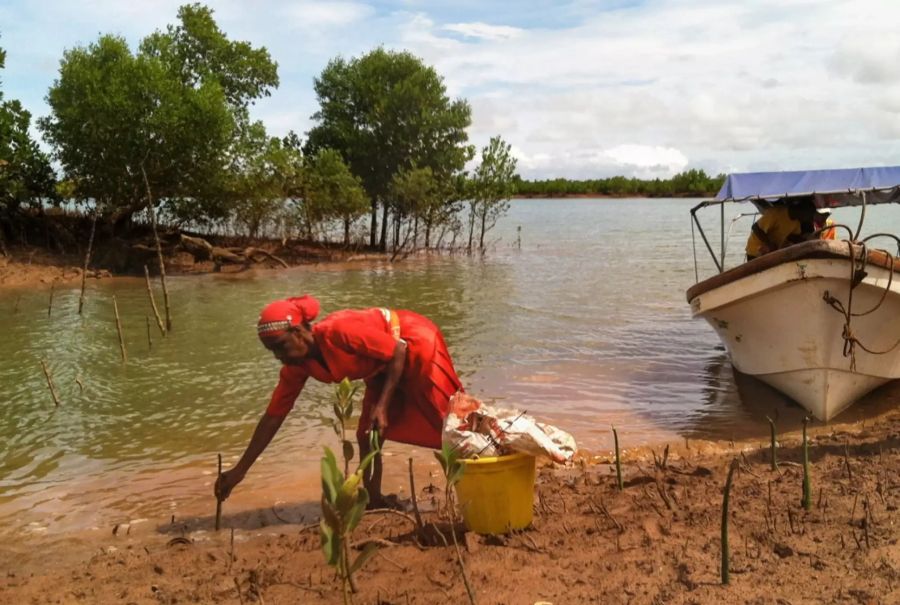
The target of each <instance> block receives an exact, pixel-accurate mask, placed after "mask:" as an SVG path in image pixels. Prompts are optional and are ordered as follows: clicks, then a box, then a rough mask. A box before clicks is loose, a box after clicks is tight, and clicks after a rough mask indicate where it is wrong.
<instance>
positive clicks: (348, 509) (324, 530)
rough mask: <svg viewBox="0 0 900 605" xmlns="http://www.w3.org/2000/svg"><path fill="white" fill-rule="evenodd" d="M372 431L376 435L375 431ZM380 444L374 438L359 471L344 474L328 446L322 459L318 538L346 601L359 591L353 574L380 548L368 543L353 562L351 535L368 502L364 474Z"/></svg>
mask: <svg viewBox="0 0 900 605" xmlns="http://www.w3.org/2000/svg"><path fill="white" fill-rule="evenodd" d="M372 433H373V435H374V434H375V433H376V431H372ZM378 443H379V440H378V438H377V436H376V437H375V438H374V439H372V445H373V448H372V451H371V452H369V454H368V455H367V456H366V457H365V458H363V459H362V460H360V462H359V466H358V467H357V469H356V472H354V473H353V474H351V475H348V476H344V475H343V474H342V473H341V471H340V469H339V468H338V465H337V460H336V459H335V457H334V452H332V451H331V450H330V449H328V448H327V447H326V448H325V456H324V457H323V458H322V520H321V521H320V522H319V537H320V538H321V541H322V552H323V553H324V554H325V560H326V562H327V563H328V565H331V566H332V567H334V568H335V570H337V574H338V577H340V579H341V588H342V591H343V597H344V603H345V604H346V603H350V602H351V597H350V593H351V592H356V590H357V589H356V583H355V581H354V579H353V574H354V573H356V572H357V571H359V569H360V568H362V566H363V565H365V563H366V561H368V560H369V559H370V558H371V557H372V556H373V555H374V554H375V552H376V551H377V547H376V545H375V544H374V543H369V544H367V545H366V547H365V548H364V549H363V551H362V552H361V553H360V554H359V555H358V556H357V557H356V559H355V560H354V561H353V562H352V563H351V562H350V536H351V534H352V533H353V530H354V529H356V526H357V525H359V522H360V521H361V520H362V518H363V514H364V513H365V511H366V506H367V505H368V504H369V492H367V491H366V488H365V487H363V485H362V477H363V473H364V472H365V471H366V469H367V468H368V466H369V465H370V464H371V463H372V460H373V459H374V458H375V456H376V455H377V454H378V449H377V446H378Z"/></svg>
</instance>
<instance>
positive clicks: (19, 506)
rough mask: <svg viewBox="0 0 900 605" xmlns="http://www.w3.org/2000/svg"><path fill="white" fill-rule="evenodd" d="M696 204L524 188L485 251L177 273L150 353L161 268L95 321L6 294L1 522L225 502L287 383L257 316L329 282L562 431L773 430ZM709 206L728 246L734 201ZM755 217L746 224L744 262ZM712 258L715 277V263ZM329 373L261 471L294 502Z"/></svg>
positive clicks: (721, 433)
mask: <svg viewBox="0 0 900 605" xmlns="http://www.w3.org/2000/svg"><path fill="white" fill-rule="evenodd" d="M695 203H696V201H695V200H519V201H514V202H513V204H512V208H511V210H510V213H509V215H508V217H507V218H505V219H504V220H503V222H502V223H501V225H500V226H499V227H498V228H497V230H496V231H495V232H492V234H491V236H492V238H493V240H494V241H495V243H494V245H493V247H492V250H491V251H490V253H489V254H488V255H487V256H486V257H485V258H467V257H465V256H432V257H428V258H410V259H407V260H406V261H404V262H402V263H397V264H395V265H390V264H387V263H375V264H373V263H366V264H353V263H349V264H342V265H319V266H315V267H304V268H297V269H292V270H288V271H282V272H271V273H268V272H266V273H261V274H256V275H249V276H238V277H236V276H233V275H209V276H199V277H196V276H195V277H184V278H173V279H171V280H170V290H171V299H172V305H173V317H174V322H175V328H174V332H173V333H172V335H171V336H170V337H168V338H166V339H162V338H160V336H159V334H158V333H157V331H156V329H155V327H154V328H153V329H152V330H151V335H152V339H153V343H152V348H151V347H150V346H148V342H147V323H146V322H147V316H148V315H149V314H150V313H151V312H150V309H149V304H148V301H147V294H146V290H145V287H144V282H143V280H132V279H117V280H108V281H101V282H96V283H92V284H90V286H89V290H88V294H87V297H88V298H87V304H86V307H85V312H84V314H83V315H82V316H79V315H78V314H77V312H76V310H77V305H78V291H77V288H76V287H75V286H65V287H58V288H56V290H55V293H54V299H53V311H52V315H51V316H50V317H48V315H47V303H48V295H49V286H45V287H42V288H31V289H27V290H26V289H23V290H6V291H0V334H2V338H0V403H2V405H3V413H2V414H0V535H4V534H5V535H11V534H15V535H20V534H42V533H47V532H50V533H53V532H64V531H69V530H81V529H86V528H89V527H94V526H102V525H112V524H113V523H117V522H123V521H126V520H134V519H137V518H142V517H152V518H160V517H166V516H167V515H168V513H169V512H173V513H174V512H175V511H176V510H183V509H185V508H187V509H190V508H191V506H200V504H198V503H200V502H207V504H208V500H209V499H210V497H209V492H210V489H211V488H210V481H211V479H212V477H211V475H210V473H211V472H213V471H214V461H215V454H216V452H223V454H224V455H225V457H226V460H233V459H234V458H235V457H236V456H238V455H239V454H240V453H241V452H242V451H243V447H244V446H245V445H246V442H247V440H248V438H249V436H250V433H251V432H252V429H253V427H254V426H255V423H256V421H257V419H258V417H259V415H260V414H261V413H262V411H263V410H264V408H265V405H266V403H267V400H268V397H269V394H270V392H271V389H272V388H273V386H274V384H275V381H276V378H277V371H278V364H277V362H276V361H275V360H273V359H272V358H271V356H269V355H267V354H266V352H265V351H264V350H263V349H262V347H261V346H260V345H259V344H258V342H257V340H256V336H255V333H254V322H255V320H256V317H257V314H258V312H259V309H260V308H261V307H262V306H263V305H264V304H265V303H266V302H267V301H269V300H271V299H274V298H277V297H283V296H287V295H298V294H302V293H310V294H313V295H315V296H317V297H318V298H319V299H320V300H321V303H322V307H323V311H324V312H326V313H327V312H330V311H333V310H337V309H342V308H347V307H366V306H387V307H394V308H408V309H413V310H415V311H418V312H420V313H422V314H424V315H426V316H428V317H430V318H431V319H433V320H434V321H435V322H436V323H437V324H438V325H439V326H441V328H442V330H443V331H444V334H445V337H446V339H447V342H448V344H449V347H450V350H451V353H452V355H453V357H454V359H455V361H456V364H457V369H458V370H459V372H460V375H461V376H462V377H463V381H464V382H465V383H466V385H467V387H468V389H469V390H470V391H472V392H474V393H476V394H477V395H479V396H482V397H484V398H487V399H493V400H496V401H497V402H498V403H502V404H504V405H509V406H514V407H518V408H520V409H525V410H527V411H528V412H529V413H531V414H533V415H536V416H538V417H540V418H542V419H544V420H546V421H549V422H551V423H553V424H557V425H559V426H560V427H563V428H565V429H567V430H569V431H571V432H572V433H574V434H575V436H576V437H577V438H578V440H579V443H580V445H581V446H583V447H586V448H588V449H601V448H607V447H609V444H610V435H609V426H610V424H615V425H616V426H617V427H618V428H619V432H620V435H621V436H622V438H623V440H625V442H626V443H628V444H647V443H655V442H662V441H666V440H671V439H678V440H680V439H681V438H682V437H685V436H687V437H691V438H694V437H710V438H730V437H735V436H737V437H753V438H755V437H757V436H760V435H762V434H764V428H763V424H762V421H763V419H764V416H765V414H767V413H771V410H772V409H773V407H778V408H779V409H783V410H785V413H786V415H787V416H785V417H791V416H790V415H791V414H792V413H794V414H795V412H792V408H790V407H788V405H787V402H785V401H784V399H783V398H781V397H780V396H779V395H778V394H777V393H775V392H774V391H772V390H771V389H768V388H767V387H765V386H764V385H761V384H760V383H758V382H756V381H755V380H753V379H751V378H747V377H741V376H738V377H735V376H734V374H733V372H732V369H731V365H730V364H729V362H728V359H727V357H726V355H725V353H724V351H723V350H722V348H721V347H720V346H719V343H718V341H717V339H716V336H715V334H714V333H713V331H712V330H711V329H710V328H709V327H708V326H707V325H706V324H705V323H704V322H702V321H699V320H697V321H694V320H692V319H691V317H690V311H689V308H688V305H687V304H686V302H685V299H684V291H685V289H686V288H687V287H689V286H690V285H692V284H693V283H694V261H693V255H692V248H691V229H690V223H689V218H688V217H689V209H690V207H691V206H692V205H694V204H695ZM744 210H747V209H746V208H744ZM732 212H735V211H734V210H729V215H728V216H727V217H726V220H727V221H729V222H730V219H731V216H732V214H731V213H732ZM856 212H857V211H855V210H851V209H848V210H846V211H845V210H842V211H840V212H839V213H838V215H837V219H838V221H839V222H840V221H841V220H847V221H849V220H851V218H852V217H855V216H857V214H856ZM843 213H846V214H843ZM888 217H889V213H888V212H887V209H882V208H873V209H870V211H869V217H868V219H867V220H868V221H869V224H870V225H872V227H873V229H880V230H883V229H884V228H885V226H886V224H887V223H889V222H890V221H889V218H888ZM707 218H708V220H707V223H708V226H709V227H710V228H713V227H714V229H713V231H714V233H713V241H712V244H713V246H714V247H715V249H717V250H718V242H719V239H718V213H717V212H715V211H711V212H709V213H708V216H707ZM713 219H714V220H713ZM853 220H854V221H855V219H853ZM707 223H705V224H707ZM749 224H750V223H749V220H743V221H738V222H737V223H735V225H734V235H733V236H732V237H733V239H732V243H731V245H730V246H729V248H730V252H731V255H730V258H731V259H732V262H736V260H737V259H738V258H739V257H740V254H741V250H740V249H741V248H742V245H741V244H742V242H743V239H744V238H745V237H746V233H747V231H748V230H749ZM519 226H521V248H519V247H518V246H517V245H516V238H517V227H519ZM698 243H699V240H698ZM700 245H701V246H702V244H700ZM700 252H702V250H700V251H698V258H699V260H700V270H701V277H702V276H704V275H709V273H710V268H711V264H710V263H709V262H708V261H707V260H706V257H705V253H704V254H703V255H700V254H699V253H700ZM113 295H115V296H116V298H117V301H118V306H119V310H120V313H121V315H122V321H123V323H124V327H125V339H126V343H127V346H128V363H127V364H123V363H122V362H121V359H120V356H119V347H118V341H117V336H116V328H115V320H114V314H113V306H112V297H113ZM41 359H45V360H46V362H47V365H48V367H49V368H50V370H51V372H52V375H53V380H54V382H55V384H56V385H57V389H58V391H59V394H60V398H61V400H62V405H61V406H60V407H59V408H58V409H54V406H53V402H52V400H51V398H50V394H49V392H48V389H47V385H46V382H45V379H44V376H43V373H42V371H41V367H40V363H39V360H41ZM76 378H77V379H78V381H80V382H81V383H82V384H83V386H84V388H83V391H82V389H81V387H80V386H79V385H78V382H77V381H76ZM331 388H332V387H330V386H326V385H319V384H315V383H313V382H312V381H311V382H310V383H309V385H308V386H307V389H306V391H305V392H304V393H303V394H302V395H301V398H300V400H299V402H298V404H297V406H296V408H295V409H294V411H293V412H292V414H291V415H290V416H289V418H288V420H287V421H286V423H285V425H284V427H283V428H282V431H281V433H280V434H279V435H278V437H277V438H276V439H275V441H274V442H273V444H272V445H271V446H270V448H269V450H268V451H267V452H266V454H265V456H264V458H263V460H261V461H260V463H258V465H257V467H255V468H254V469H253V471H251V476H252V481H250V480H248V481H247V482H245V486H246V485H248V484H249V485H250V486H251V488H252V490H255V491H256V493H258V494H266V495H269V494H272V495H273V496H272V497H286V496H285V495H284V494H283V493H282V492H280V491H279V488H280V486H283V485H287V484H289V483H290V482H291V481H292V480H296V476H297V474H298V473H299V474H303V473H306V474H307V475H309V474H311V473H313V472H314V471H315V469H316V468H317V460H318V456H319V454H320V452H321V448H322V446H323V445H331V444H333V440H334V437H333V434H332V433H331V429H330V427H329V425H328V422H329V421H328V418H327V416H328V415H329V414H330V409H331V408H330V405H329V404H328V402H329V397H330V394H331ZM893 399H895V394H894V392H893V391H892V390H891V389H887V390H882V391H879V392H876V393H875V394H874V395H873V396H870V397H869V398H867V400H866V401H865V402H863V404H861V405H858V406H856V407H855V408H854V409H852V410H851V412H850V414H851V415H853V414H856V415H860V414H862V415H864V414H866V413H874V412H873V410H875V409H878V408H879V406H882V405H884V404H883V401H885V400H891V401H892V400H893ZM795 415H796V414H795ZM851 417H855V416H851ZM242 487H244V486H242ZM238 489H239V490H240V489H241V488H240V487H239V488H238ZM248 489H249V488H248ZM207 504H204V505H203V506H206V505H207Z"/></svg>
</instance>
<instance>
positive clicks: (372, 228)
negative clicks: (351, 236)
mask: <svg viewBox="0 0 900 605" xmlns="http://www.w3.org/2000/svg"><path fill="white" fill-rule="evenodd" d="M377 235H378V200H377V199H376V198H374V197H373V198H372V223H371V225H370V227H369V246H371V247H372V248H374V247H375V237H376V236H377Z"/></svg>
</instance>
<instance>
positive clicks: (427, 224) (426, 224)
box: [425, 221, 431, 250]
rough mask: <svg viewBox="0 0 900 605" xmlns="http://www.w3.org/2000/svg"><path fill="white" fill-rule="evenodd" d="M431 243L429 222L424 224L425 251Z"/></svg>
mask: <svg viewBox="0 0 900 605" xmlns="http://www.w3.org/2000/svg"><path fill="white" fill-rule="evenodd" d="M430 243H431V222H430V221H429V222H427V223H425V249H426V250H427V249H428V246H429V245H430Z"/></svg>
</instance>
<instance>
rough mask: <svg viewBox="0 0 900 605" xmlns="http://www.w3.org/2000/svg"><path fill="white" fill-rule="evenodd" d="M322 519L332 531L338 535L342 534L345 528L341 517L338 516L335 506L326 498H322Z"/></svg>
mask: <svg viewBox="0 0 900 605" xmlns="http://www.w3.org/2000/svg"><path fill="white" fill-rule="evenodd" d="M322 519H323V520H324V521H325V523H326V524H327V525H328V526H329V527H331V529H332V530H334V531H335V532H336V533H340V531H341V529H342V527H343V523H342V522H341V517H340V515H338V511H337V509H336V508H335V507H334V505H333V504H331V502H328V501H327V500H325V499H324V498H322Z"/></svg>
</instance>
